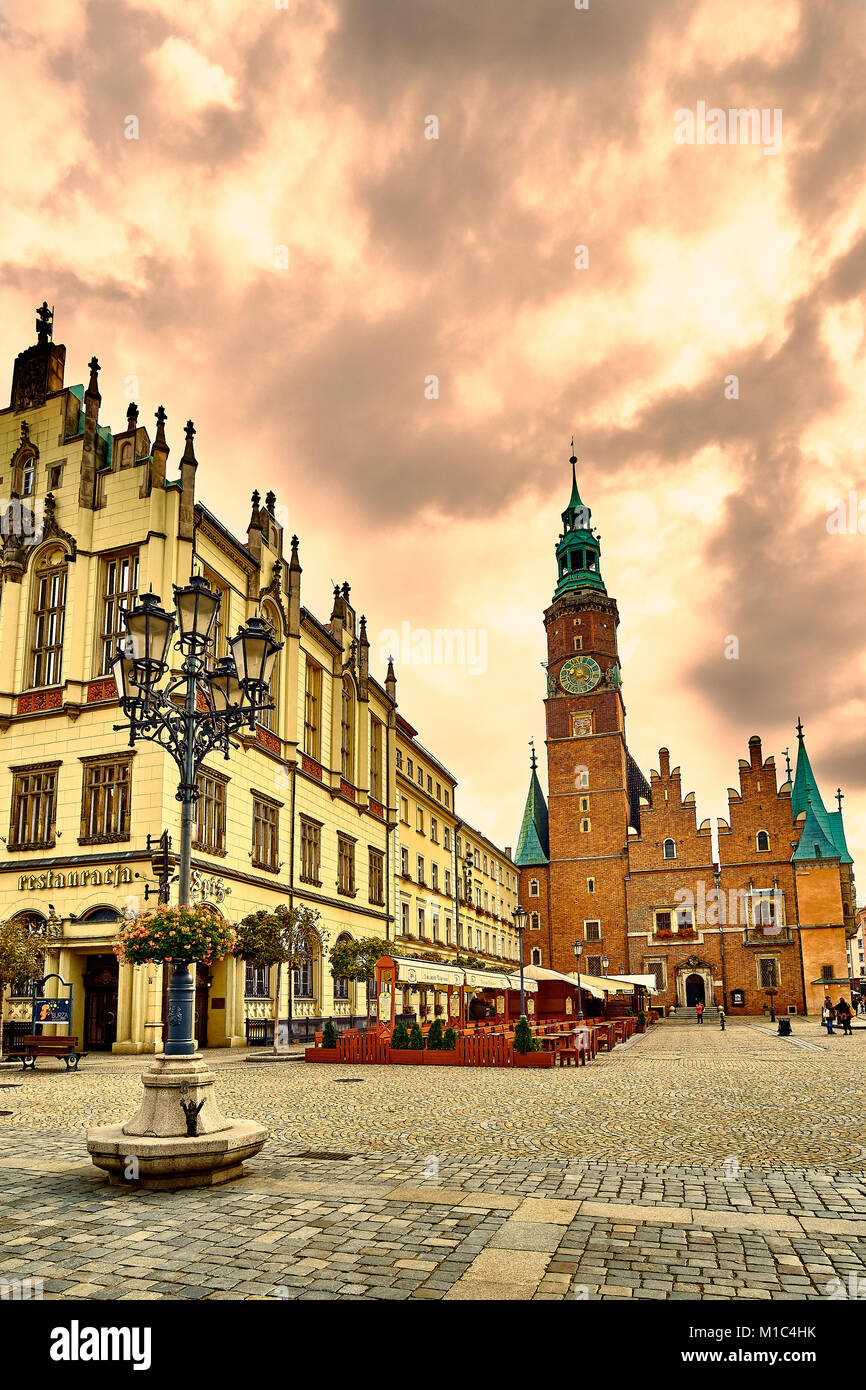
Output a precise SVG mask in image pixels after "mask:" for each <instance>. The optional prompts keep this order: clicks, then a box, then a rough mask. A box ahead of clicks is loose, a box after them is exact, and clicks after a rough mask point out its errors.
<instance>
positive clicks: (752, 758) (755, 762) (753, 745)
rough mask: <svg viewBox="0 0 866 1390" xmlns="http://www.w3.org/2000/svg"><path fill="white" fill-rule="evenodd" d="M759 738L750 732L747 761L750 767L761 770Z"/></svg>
mask: <svg viewBox="0 0 866 1390" xmlns="http://www.w3.org/2000/svg"><path fill="white" fill-rule="evenodd" d="M761 761H762V759H761V740H760V738H759V737H758V735H757V734H752V737H751V738H750V739H749V762H750V763H751V765H752V769H753V770H756V771H758V772H760V770H761Z"/></svg>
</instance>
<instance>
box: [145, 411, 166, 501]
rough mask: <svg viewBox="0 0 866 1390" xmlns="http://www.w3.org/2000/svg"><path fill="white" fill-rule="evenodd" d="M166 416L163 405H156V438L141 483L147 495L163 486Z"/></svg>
mask: <svg viewBox="0 0 866 1390" xmlns="http://www.w3.org/2000/svg"><path fill="white" fill-rule="evenodd" d="M167 419H168V416H167V415H166V413H165V406H162V405H160V406H157V409H156V438H155V439H154V441H153V444H152V445H151V447H150V465H149V467H148V470H147V476H146V478H145V480H144V482H143V484H142V486H143V487H144V488H145V490H146V491H145V495H149V494H150V493H151V492H153V491H154V490H156V491H158V490H159V489H160V488H162V487H164V486H165V470H166V466H167V464H168V454H169V448H168V444H167V443H166V438H165V422H166V420H167Z"/></svg>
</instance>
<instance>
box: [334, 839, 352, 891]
mask: <svg viewBox="0 0 866 1390" xmlns="http://www.w3.org/2000/svg"><path fill="white" fill-rule="evenodd" d="M337 892H338V893H343V894H344V895H345V896H346V897H347V898H354V896H355V841H354V840H353V839H352V838H351V836H349V835H339V834H338V835H337Z"/></svg>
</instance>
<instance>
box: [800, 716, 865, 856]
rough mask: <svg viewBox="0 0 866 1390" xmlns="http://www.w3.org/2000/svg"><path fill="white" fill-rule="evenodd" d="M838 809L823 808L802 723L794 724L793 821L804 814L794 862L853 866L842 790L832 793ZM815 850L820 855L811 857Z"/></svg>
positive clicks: (814, 854) (816, 854)
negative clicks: (834, 862) (833, 862)
mask: <svg viewBox="0 0 866 1390" xmlns="http://www.w3.org/2000/svg"><path fill="white" fill-rule="evenodd" d="M836 798H837V802H838V806H839V809H838V810H837V811H828V810H827V808H826V806H825V805H824V802H823V799H822V797H821V793H820V791H819V790H818V783H817V780H816V778H815V774H814V772H813V771H812V764H811V763H810V761H809V754H808V753H807V752H806V742H805V739H804V738H803V721H802V720H801V719H798V720H797V771H796V774H795V776H794V785H793V787H792V789H791V811H792V812H793V815H794V817H795V818H796V817H797V816H799V815H800V814H801V813H802V812H803V811H805V812H806V821H805V824H804V826H803V832H802V834H801V836H800V842H799V844H798V845H797V848H796V850H795V851H794V855H793V858H794V859H834V858H838V859H839V861H840V863H842V864H853V862H854V861H853V859H852V858H851V855H850V854H849V853H848V846H847V844H846V842H845V828H844V826H843V824H842V789H841V788H840V789H839V790H838V791H837V793H836ZM816 850H818V851H820V853H815V851H816Z"/></svg>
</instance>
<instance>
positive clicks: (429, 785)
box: [427, 773, 433, 796]
mask: <svg viewBox="0 0 866 1390" xmlns="http://www.w3.org/2000/svg"><path fill="white" fill-rule="evenodd" d="M427 791H428V794H429V795H430V796H432V795H433V778H432V777H431V776H430V774H429V773H428V774H427Z"/></svg>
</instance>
